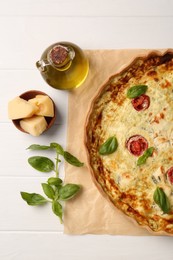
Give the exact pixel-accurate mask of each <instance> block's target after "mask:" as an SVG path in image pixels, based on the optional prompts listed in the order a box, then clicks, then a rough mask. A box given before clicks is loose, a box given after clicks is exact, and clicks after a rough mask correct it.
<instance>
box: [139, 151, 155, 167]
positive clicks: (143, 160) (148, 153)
mask: <svg viewBox="0 0 173 260" xmlns="http://www.w3.org/2000/svg"><path fill="white" fill-rule="evenodd" d="M153 151H154V147H150V148H148V149H147V150H146V151H145V152H144V154H143V155H142V156H140V157H139V158H138V160H137V165H138V166H140V165H142V164H144V163H146V160H147V159H148V157H150V156H152V154H153Z"/></svg>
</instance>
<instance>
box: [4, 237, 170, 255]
mask: <svg viewBox="0 0 173 260" xmlns="http://www.w3.org/2000/svg"><path fill="white" fill-rule="evenodd" d="M0 241H1V243H0V259H3V260H23V259H25V260H35V259H38V260H47V259H63V260H69V259H72V260H74V259H75V260H81V259H92V260H104V259H109V260H115V259H116V260H129V259H133V260H139V259H140V260H146V259H147V260H162V259H165V257H166V260H172V239H171V237H167V238H165V237H137V238H136V237H125V236H123V237H122V236H94V235H93V236H67V235H63V236H62V234H61V233H56V232H55V233H50V232H33V233H27V232H26V233H22V232H21V233H20V232H19V233H13V232H10V233H4V232H1V233H0Z"/></svg>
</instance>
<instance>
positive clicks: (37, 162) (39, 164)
mask: <svg viewBox="0 0 173 260" xmlns="http://www.w3.org/2000/svg"><path fill="white" fill-rule="evenodd" d="M28 163H29V164H30V165H31V166H32V167H33V168H34V169H36V170H38V171H40V172H50V171H52V170H54V162H53V161H52V160H50V159H49V158H47V157H44V156H32V157H30V158H29V159H28Z"/></svg>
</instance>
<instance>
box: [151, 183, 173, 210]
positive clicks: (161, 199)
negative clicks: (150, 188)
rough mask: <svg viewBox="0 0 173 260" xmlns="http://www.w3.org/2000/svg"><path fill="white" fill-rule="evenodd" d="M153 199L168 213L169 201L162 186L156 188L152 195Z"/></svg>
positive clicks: (169, 208)
mask: <svg viewBox="0 0 173 260" xmlns="http://www.w3.org/2000/svg"><path fill="white" fill-rule="evenodd" d="M153 199H154V201H155V203H156V204H157V205H158V206H159V207H160V208H161V210H163V212H164V213H167V214H168V213H169V212H170V210H171V206H170V202H169V199H168V197H167V196H166V194H165V192H164V191H163V189H162V188H159V187H157V188H156V190H155V192H154V195H153Z"/></svg>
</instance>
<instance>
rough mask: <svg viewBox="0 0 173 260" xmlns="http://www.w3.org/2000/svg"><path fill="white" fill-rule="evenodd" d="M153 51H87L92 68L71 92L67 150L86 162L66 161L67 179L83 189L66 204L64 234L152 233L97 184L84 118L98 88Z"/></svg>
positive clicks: (66, 180) (143, 234)
mask: <svg viewBox="0 0 173 260" xmlns="http://www.w3.org/2000/svg"><path fill="white" fill-rule="evenodd" d="M150 51H151V50H135V49H131V50H88V51H85V53H86V55H87V56H88V59H89V64H90V69H89V74H88V77H87V79H86V81H85V82H84V83H83V84H82V86H80V87H79V88H77V89H75V90H72V91H70V92H69V107H68V129H67V131H68V133H67V134H68V136H67V150H68V151H69V152H71V153H72V154H73V155H75V156H76V157H77V158H78V159H79V160H80V161H82V162H84V164H85V166H83V167H79V168H78V167H74V166H71V165H69V164H65V182H68V183H77V184H80V185H82V190H81V192H80V194H78V195H77V196H76V197H74V198H73V199H71V200H69V201H67V202H66V204H65V210H64V233H65V234H73V235H77V234H78V235H79V234H111V235H142V236H147V235H150V233H149V232H148V231H147V230H146V229H145V228H143V227H140V226H139V225H138V224H136V223H134V221H132V220H131V219H130V218H129V217H127V216H125V215H124V214H123V213H122V212H121V211H119V210H118V209H116V208H115V207H114V206H113V205H112V204H111V203H110V202H109V201H107V200H106V199H105V198H104V197H103V196H102V195H101V194H100V192H99V191H98V189H97V188H96V186H95V185H94V183H93V181H92V178H91V175H90V172H89V169H88V167H87V157H86V150H85V146H84V129H85V120H86V116H87V113H88V109H89V107H90V104H91V101H92V99H93V98H94V96H95V95H96V93H97V91H98V89H99V88H100V87H101V86H102V85H103V84H104V83H105V82H106V81H108V79H109V78H110V76H112V75H113V74H116V73H117V72H120V71H121V69H123V68H125V67H126V66H128V65H129V64H130V63H131V62H132V61H133V59H134V58H135V57H137V56H141V55H145V54H147V53H148V52H150Z"/></svg>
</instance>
